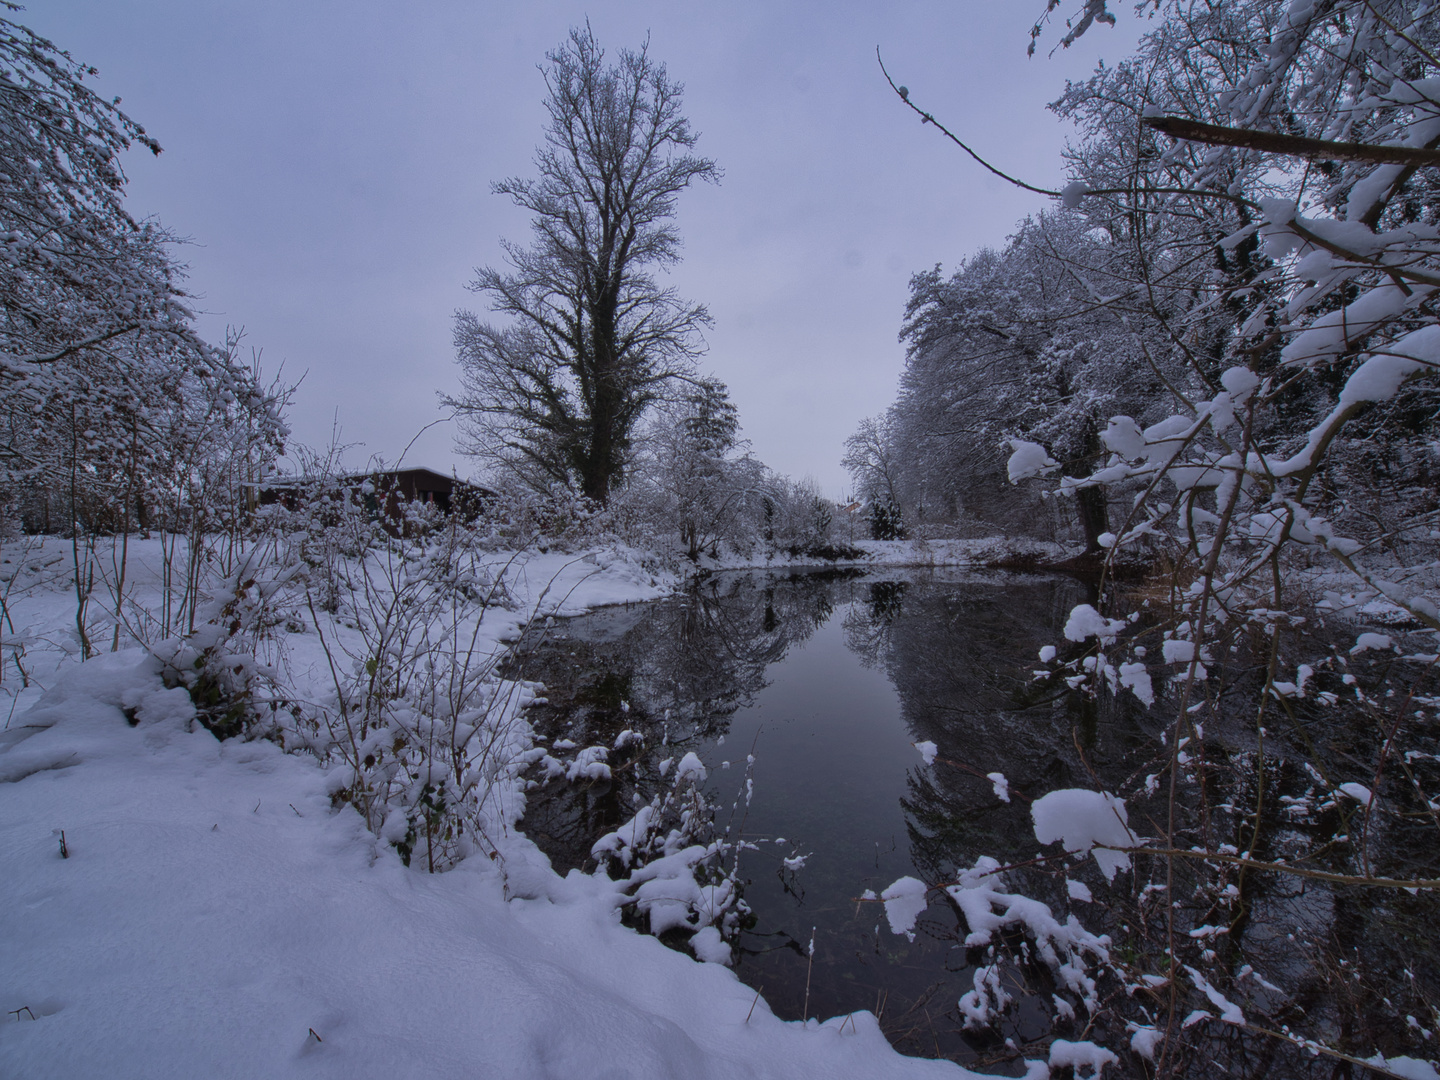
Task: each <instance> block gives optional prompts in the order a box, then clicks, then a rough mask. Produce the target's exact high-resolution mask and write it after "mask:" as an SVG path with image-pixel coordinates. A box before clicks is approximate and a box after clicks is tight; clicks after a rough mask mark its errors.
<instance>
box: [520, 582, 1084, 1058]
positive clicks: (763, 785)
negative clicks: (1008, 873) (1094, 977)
mask: <svg viewBox="0 0 1440 1080" xmlns="http://www.w3.org/2000/svg"><path fill="white" fill-rule="evenodd" d="M1085 598H1086V597H1085V593H1084V589H1083V587H1082V586H1081V585H1079V584H1078V583H1076V582H1074V581H1070V580H1066V579H1049V578H1039V577H1033V576H1016V575H1005V574H985V575H977V574H967V573H960V572H958V571H952V572H945V571H930V572H926V573H903V574H902V573H895V572H890V573H888V574H883V575H879V576H865V577H852V576H846V575H843V574H842V575H836V574H834V573H831V574H813V573H812V574H797V575H794V576H790V577H774V576H767V575H762V574H730V575H717V576H716V577H712V578H709V579H707V580H706V581H704V582H702V583H700V584H699V585H698V586H697V587H696V588H695V589H694V590H692V591H691V592H690V593H688V594H686V595H682V596H676V597H673V598H670V599H667V600H663V601H659V602H655V603H651V604H645V605H635V606H630V607H623V608H611V609H605V610H601V611H598V612H596V613H593V614H591V615H588V616H584V617H581V618H577V619H571V620H567V621H565V622H564V623H562V624H559V625H557V627H556V628H555V629H554V630H552V632H551V633H550V635H548V637H547V639H546V640H545V641H544V642H543V643H540V644H538V645H532V646H531V647H529V648H528V649H527V650H526V651H525V653H524V657H523V660H522V663H521V670H520V672H519V673H520V674H523V676H524V677H526V678H531V679H539V680H541V681H543V682H544V683H545V684H546V686H547V696H548V699H549V702H550V704H549V705H548V706H546V707H541V708H538V709H536V710H535V711H534V712H533V713H532V721H533V722H534V723H535V724H536V727H537V729H538V730H539V731H540V733H541V734H542V735H544V736H547V737H549V738H551V739H569V740H571V741H573V742H575V743H576V744H577V745H578V746H581V747H583V746H589V745H606V746H610V745H613V742H614V740H615V738H616V736H617V735H619V733H620V732H621V731H623V730H625V729H627V728H629V729H632V730H635V731H638V732H641V733H642V734H644V735H645V737H646V748H645V750H644V751H643V752H639V753H638V754H637V755H636V756H633V757H627V756H626V755H625V754H623V753H622V754H612V755H611V764H612V767H614V770H615V771H614V779H613V781H612V782H610V783H608V784H599V785H571V784H566V783H564V782H563V781H554V782H552V783H551V784H549V785H547V786H546V788H544V789H542V790H540V791H536V792H532V795H531V800H530V801H531V809H530V812H529V813H528V814H527V817H526V820H525V821H524V822H523V823H522V827H523V828H524V829H525V831H526V833H527V835H529V836H530V837H531V838H532V839H534V840H535V841H536V842H537V843H538V844H539V845H540V846H541V847H542V848H543V849H544V850H545V851H546V852H547V854H549V855H550V856H551V859H552V861H553V862H554V864H555V866H556V868H557V869H558V870H560V871H561V872H562V873H563V872H564V871H565V870H566V869H568V868H569V867H573V866H582V867H586V868H587V869H588V868H590V867H593V865H594V863H593V861H591V860H590V859H589V850H590V846H591V845H592V844H593V843H594V841H595V840H596V839H597V838H598V837H599V836H601V835H603V834H604V833H606V832H608V831H610V830H612V829H614V828H616V827H617V826H618V825H620V824H622V823H623V822H624V821H625V820H627V819H628V818H629V817H630V816H631V815H632V814H633V813H634V808H635V805H636V802H635V800H636V798H637V797H638V798H640V799H641V800H642V801H648V799H649V797H650V796H651V795H652V794H653V793H654V792H655V791H657V790H660V788H661V786H662V785H663V783H664V781H663V780H662V778H661V776H660V773H659V769H658V765H659V762H660V761H661V760H663V759H664V758H666V757H671V758H676V757H678V756H680V755H682V754H683V753H685V752H686V751H691V750H693V751H695V752H696V753H697V754H699V756H700V757H701V758H702V760H703V761H704V762H705V764H706V766H707V767H708V769H709V780H708V782H707V789H708V793H709V794H710V796H711V798H712V800H713V801H714V802H715V803H716V804H717V805H718V806H719V808H720V809H719V811H718V813H717V824H718V825H719V826H720V828H722V829H723V828H725V827H726V826H727V825H728V826H729V828H730V830H731V831H730V834H729V836H730V839H732V840H734V839H742V838H743V839H744V840H746V841H750V842H753V843H754V844H755V845H756V847H757V849H758V850H753V851H746V852H745V853H744V855H743V856H742V859H741V864H740V865H741V875H742V877H743V878H744V880H745V882H746V884H745V893H744V896H745V900H746V902H747V903H748V904H749V906H750V908H751V909H752V911H753V913H754V916H755V925H754V926H753V928H751V929H748V930H745V931H744V932H742V934H741V935H740V939H739V942H738V948H737V953H736V962H735V970H736V972H737V974H739V976H740V977H741V978H742V979H743V980H744V981H745V982H747V983H748V984H750V985H752V986H755V987H756V988H757V989H759V988H763V990H764V993H765V997H766V999H767V1000H768V1001H769V1002H770V1003H771V1006H772V1007H773V1008H774V1010H775V1011H776V1012H777V1013H778V1014H779V1015H781V1016H784V1017H787V1018H798V1017H800V1016H801V1015H802V1014H808V1015H809V1016H821V1017H826V1016H834V1015H838V1014H842V1013H847V1012H851V1011H853V1010H856V1009H862V1008H863V1009H871V1010H873V1011H877V1012H879V1013H881V1018H882V1024H883V1026H884V1028H885V1029H886V1031H887V1034H889V1035H890V1037H891V1039H892V1041H893V1042H895V1043H896V1045H897V1046H898V1047H899V1048H901V1049H902V1050H906V1051H908V1052H911V1053H921V1054H926V1055H941V1056H946V1057H953V1058H957V1059H960V1060H965V1061H975V1060H986V1059H987V1057H988V1056H989V1055H990V1052H991V1051H995V1054H994V1059H995V1061H996V1062H997V1063H998V1062H1000V1061H1004V1060H1005V1059H1006V1058H1009V1057H1013V1052H1007V1051H1006V1049H1005V1048H1004V1047H1003V1046H1001V1045H995V1044H994V1037H993V1036H990V1037H989V1039H990V1040H991V1042H989V1043H987V1042H986V1041H985V1037H981V1036H967V1035H964V1034H962V1032H961V1030H960V1028H961V1025H960V1022H959V1015H958V1009H957V1005H956V1002H957V1000H958V999H959V997H960V995H961V994H963V993H964V992H965V991H967V990H969V989H971V974H972V972H973V970H974V969H973V968H972V967H970V966H968V965H967V958H966V950H965V949H964V948H963V947H961V946H960V944H959V942H960V940H961V938H963V932H964V931H963V926H962V925H961V923H960V921H959V919H958V918H957V916H956V914H955V912H954V911H953V909H951V908H950V907H949V906H948V905H946V904H943V903H941V902H939V901H937V902H935V903H932V905H931V907H930V909H929V910H928V911H927V912H926V914H925V915H924V916H923V917H922V919H921V922H920V924H919V926H918V927H917V933H916V937H915V940H914V941H913V942H911V941H908V940H907V939H906V938H905V937H904V936H900V935H896V934H894V933H892V932H891V931H890V929H889V926H888V924H887V923H886V921H885V919H884V914H883V910H882V908H881V906H880V905H878V904H873V903H867V904H862V903H859V902H857V898H858V897H860V895H861V894H862V893H863V892H864V891H865V890H866V889H872V890H874V891H875V892H877V893H878V892H880V891H881V890H883V889H884V888H885V887H886V886H888V885H889V884H890V883H892V882H893V881H895V880H896V879H897V878H899V877H902V876H904V875H907V874H908V875H912V876H915V877H918V878H920V879H922V880H924V881H926V882H929V883H932V884H933V883H937V882H940V881H942V880H944V879H946V878H947V877H949V876H950V875H952V874H953V872H954V870H955V868H956V866H957V864H961V863H963V864H964V865H965V866H969V865H972V864H973V862H974V859H975V858H976V857H977V856H978V855H981V854H997V855H1000V856H1001V857H1005V855H1006V854H1007V853H1013V851H1014V849H1015V848H1016V845H1019V847H1020V848H1021V849H1026V848H1028V850H1029V852H1030V853H1031V854H1033V852H1034V838H1033V833H1031V831H1030V828H1031V826H1030V821H1029V814H1028V805H1027V803H1026V802H1025V800H1024V797H1023V792H1024V791H1026V790H1027V788H1029V787H1033V788H1035V789H1036V790H1044V789H1045V788H1048V787H1050V786H1053V785H1054V783H1055V782H1056V781H1057V780H1062V779H1064V778H1065V777H1067V776H1068V775H1069V774H1070V772H1071V770H1072V768H1073V758H1074V752H1073V748H1072V741H1073V740H1072V729H1073V728H1074V726H1075V720H1076V718H1075V717H1074V716H1072V715H1069V714H1068V713H1067V712H1066V711H1065V709H1064V708H1062V707H1059V706H1058V705H1057V704H1056V703H1052V702H1048V701H1047V702H1040V703H1033V702H1027V701H1025V700H1024V695H1025V693H1026V688H1027V685H1028V682H1029V676H1030V672H1031V669H1033V668H1034V667H1035V666H1036V654H1037V652H1038V650H1039V649H1040V647H1041V646H1042V645H1045V644H1049V643H1052V642H1054V641H1056V640H1058V638H1059V636H1060V634H1059V628H1060V627H1061V626H1062V625H1063V623H1064V619H1065V616H1066V615H1067V614H1068V612H1069V610H1070V608H1071V607H1072V606H1073V605H1074V604H1076V603H1079V602H1082V601H1083V600H1085ZM922 740H929V741H933V742H935V743H936V744H937V745H938V746H939V752H940V760H938V761H937V762H936V763H935V764H933V765H931V766H929V767H927V766H925V765H924V762H923V760H922V757H921V754H920V753H919V751H917V750H916V748H915V746H914V745H913V744H914V743H915V742H917V741H922ZM752 752H753V754H754V757H755V760H754V763H753V766H752V767H751V769H750V772H749V779H751V780H753V783H754V789H753V798H752V800H751V801H750V804H749V806H748V808H747V807H746V805H745V802H744V798H743V794H744V791H745V787H746V779H747V772H746V758H747V756H748V755H749V754H751V753H752ZM726 762H728V763H729V767H728V768H727V767H726V766H725V763H726ZM996 771H998V772H1003V773H1005V774H1006V776H1007V778H1008V779H1009V781H1010V783H1011V785H1012V788H1013V789H1014V791H1015V795H1014V796H1013V798H1012V801H1011V802H1010V803H1009V804H1006V803H1003V802H1002V801H1001V800H999V799H998V798H997V797H996V795H995V792H994V790H993V786H992V784H991V782H990V781H989V780H987V779H985V778H984V777H985V774H986V773H989V772H996ZM777 841H783V842H777ZM999 849H1003V850H999ZM795 855H803V856H804V857H805V863H804V866H803V868H801V869H799V870H798V871H794V872H792V871H789V870H787V869H786V868H785V866H784V863H783V861H782V860H783V859H784V858H785V857H793V856H795ZM950 880H953V877H950ZM812 929H813V934H814V940H815V955H814V962H813V970H812V969H811V965H810V964H809V962H808V960H807V956H806V946H807V945H808V943H809V940H810V938H811V934H812ZM972 959H973V958H972ZM807 981H808V990H807ZM807 992H808V1003H807ZM1008 1024H1009V1026H1008V1027H1007V1028H1006V1029H1004V1030H1003V1031H1002V1037H1003V1036H1012V1037H1014V1038H1015V1040H1016V1042H1018V1043H1024V1042H1026V1041H1029V1040H1033V1039H1036V1038H1040V1037H1042V1036H1044V1035H1045V1034H1046V1033H1047V1032H1048V1030H1049V1022H1048V1019H1047V1014H1046V1013H1045V1012H1044V1011H1043V1010H1041V1009H1039V1008H1022V1009H1020V1010H1019V1012H1018V1014H1017V1015H1016V1016H1014V1017H1013V1018H1012V1019H1011V1020H1010V1021H1009V1022H1008Z"/></svg>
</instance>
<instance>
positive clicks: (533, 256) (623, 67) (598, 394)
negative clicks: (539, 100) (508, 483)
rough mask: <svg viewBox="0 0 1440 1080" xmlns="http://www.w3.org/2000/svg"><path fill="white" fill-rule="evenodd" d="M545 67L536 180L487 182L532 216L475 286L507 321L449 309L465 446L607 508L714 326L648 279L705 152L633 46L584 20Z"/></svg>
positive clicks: (657, 73)
mask: <svg viewBox="0 0 1440 1080" xmlns="http://www.w3.org/2000/svg"><path fill="white" fill-rule="evenodd" d="M548 60H549V66H548V67H547V68H544V69H542V70H543V71H544V74H545V84H546V87H547V88H548V90H549V95H548V96H547V98H546V99H545V105H546V108H547V110H548V111H549V115H550V119H549V122H548V124H547V126H546V131H545V145H544V146H543V147H541V148H540V150H539V151H538V153H537V155H536V158H535V164H536V167H537V169H538V170H539V176H538V177H537V178H535V179H517V178H512V179H509V180H504V181H502V182H500V183H498V184H496V185H494V190H495V192H496V193H498V194H502V195H508V196H510V198H511V199H513V200H514V202H515V204H516V205H517V206H520V207H523V208H524V209H526V210H528V211H529V212H530V213H531V214H532V215H533V221H532V228H533V230H534V234H535V241H534V244H533V245H532V246H530V247H528V248H527V247H521V246H520V245H518V244H513V243H506V244H505V252H506V257H507V261H508V262H509V264H510V265H509V269H508V270H498V269H495V268H493V267H486V268H484V269H481V270H480V271H479V272H478V274H477V276H476V278H475V280H474V281H473V282H472V283H471V286H470V287H471V289H473V290H474V291H475V292H478V293H482V294H484V295H486V296H487V297H488V298H489V299H490V303H491V309H492V310H493V311H494V312H496V313H497V314H498V315H500V316H502V317H503V318H504V319H505V320H506V321H505V322H504V323H503V324H501V325H494V324H491V323H487V322H483V321H481V319H479V318H478V317H477V316H475V315H474V314H472V313H471V312H467V311H462V312H459V313H458V314H457V315H456V317H455V346H456V350H457V359H458V362H459V364H460V369H461V384H462V386H463V393H462V394H461V395H459V396H458V397H456V398H453V399H449V401H448V403H449V404H450V405H451V406H452V407H454V408H455V409H456V410H457V411H458V413H459V414H460V416H461V417H462V419H463V420H464V422H465V428H466V437H465V440H464V442H463V448H464V449H465V450H466V451H467V452H469V453H472V454H474V455H476V456H477V457H479V458H480V459H481V460H482V461H483V462H485V464H487V465H488V466H489V467H490V468H492V469H494V470H497V471H499V472H510V473H513V474H516V475H519V476H520V477H521V478H523V479H524V480H525V481H526V482H528V483H530V484H531V485H532V486H535V487H536V488H537V489H539V490H545V489H547V488H548V487H549V486H550V485H551V484H554V483H557V482H558V483H562V484H566V485H568V486H570V487H572V488H574V489H576V490H578V491H579V492H580V493H582V494H583V495H585V496H587V497H588V498H591V499H593V500H595V501H596V502H598V503H601V504H604V503H605V502H607V501H608V499H609V497H610V492H611V490H612V489H613V488H614V487H615V486H616V484H617V483H619V482H620V481H621V479H622V478H623V475H624V471H625V467H626V465H627V463H628V460H629V456H630V453H631V440H632V437H633V435H634V433H635V431H636V429H637V425H639V424H640V422H641V420H642V419H643V418H644V416H645V414H646V412H647V410H648V409H649V408H650V407H651V406H652V405H654V404H655V403H656V402H657V401H659V400H662V399H663V398H664V397H666V396H667V394H668V393H669V391H670V388H671V386H672V384H673V383H674V382H675V381H676V380H677V379H679V378H682V377H688V376H689V374H690V371H691V368H692V364H693V360H694V358H695V357H696V356H697V355H698V354H699V352H700V351H701V349H702V348H703V341H702V339H701V336H700V332H701V330H702V329H703V327H705V326H706V325H707V324H708V322H709V316H708V314H707V313H706V310H705V308H704V306H703V305H699V304H692V303H690V302H688V301H685V300H682V299H681V298H680V297H679V296H678V295H677V294H676V292H675V290H674V289H673V288H665V287H662V286H661V285H660V284H659V283H658V282H657V281H656V279H655V277H654V276H653V273H652V271H653V270H654V269H655V268H664V267H667V266H670V265H672V264H674V263H676V262H677V261H678V260H679V258H680V236H679V233H678V231H677V230H676V228H675V224H674V220H673V219H674V216H675V201H676V197H677V196H678V195H679V193H680V192H681V191H683V190H684V189H685V188H686V187H688V186H689V185H690V184H691V183H693V182H695V181H697V180H709V181H712V182H713V181H716V180H718V178H719V175H720V172H719V170H718V169H717V168H716V165H715V163H714V162H713V161H711V160H709V159H707V158H702V157H698V156H696V155H695V154H693V153H692V152H691V150H692V148H693V147H694V145H695V141H696V135H695V133H694V132H693V131H692V130H691V128H690V124H689V121H688V120H687V119H686V118H685V117H684V115H683V114H682V113H681V111H680V107H681V92H682V89H683V87H682V86H681V84H679V83H677V82H675V81H673V80H672V79H671V78H670V76H669V74H668V73H667V72H666V70H665V66H664V65H663V64H659V63H656V62H655V61H654V60H652V59H651V58H650V56H649V55H648V52H647V49H646V47H642V48H641V49H640V50H639V51H633V52H632V51H630V50H621V52H620V54H619V57H618V62H617V63H615V64H613V65H608V64H606V63H605V54H604V52H603V51H602V50H601V48H600V46H599V44H598V43H597V42H596V40H595V37H594V34H593V33H592V32H591V30H590V27H589V25H588V24H587V25H586V26H585V27H584V28H583V29H574V30H572V31H571V33H570V38H569V40H568V41H567V42H566V43H565V44H564V45H562V46H561V47H560V48H559V49H557V50H555V51H554V52H552V53H550V54H549V55H548Z"/></svg>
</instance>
